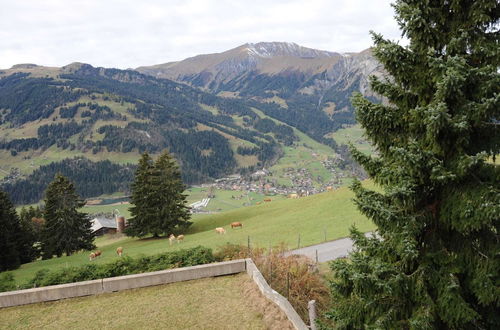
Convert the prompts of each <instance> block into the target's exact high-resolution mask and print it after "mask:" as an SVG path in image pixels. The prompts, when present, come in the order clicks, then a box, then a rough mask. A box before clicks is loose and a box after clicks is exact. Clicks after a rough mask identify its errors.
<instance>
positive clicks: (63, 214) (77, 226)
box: [41, 174, 95, 259]
mask: <svg viewBox="0 0 500 330" xmlns="http://www.w3.org/2000/svg"><path fill="white" fill-rule="evenodd" d="M83 205H85V202H84V201H82V200H80V198H79V197H78V195H77V194H76V191H75V187H74V185H73V183H72V182H71V181H69V179H68V178H66V177H64V176H63V175H61V174H56V176H55V178H54V181H52V182H51V183H50V184H49V186H48V187H47V190H46V192H45V210H44V218H45V225H44V227H43V230H42V234H41V238H42V242H41V243H42V253H43V258H44V259H50V258H52V257H53V256H54V255H56V256H58V257H60V256H62V255H63V253H66V255H71V254H72V253H73V252H76V251H79V250H90V249H93V248H94V247H95V246H94V243H93V240H94V234H93V233H92V230H91V226H92V223H91V221H90V217H89V216H88V214H86V213H82V212H79V211H78V209H79V208H81V207H82V206H83Z"/></svg>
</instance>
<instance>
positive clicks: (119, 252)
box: [116, 246, 123, 257]
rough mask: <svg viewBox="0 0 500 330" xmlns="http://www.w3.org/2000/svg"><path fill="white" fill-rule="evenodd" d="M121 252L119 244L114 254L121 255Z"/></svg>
mask: <svg viewBox="0 0 500 330" xmlns="http://www.w3.org/2000/svg"><path fill="white" fill-rule="evenodd" d="M122 253H123V248H122V247H121V246H120V247H119V248H117V249H116V254H117V255H119V256H120V257H121V256H122Z"/></svg>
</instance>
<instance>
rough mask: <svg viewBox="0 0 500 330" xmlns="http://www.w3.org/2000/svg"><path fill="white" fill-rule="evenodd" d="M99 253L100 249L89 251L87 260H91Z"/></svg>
mask: <svg viewBox="0 0 500 330" xmlns="http://www.w3.org/2000/svg"><path fill="white" fill-rule="evenodd" d="M100 255H101V251H100V250H97V251H94V252H92V253H90V255H89V260H90V261H92V260H94V259H95V258H97V257H98V256H100Z"/></svg>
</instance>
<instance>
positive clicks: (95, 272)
mask: <svg viewBox="0 0 500 330" xmlns="http://www.w3.org/2000/svg"><path fill="white" fill-rule="evenodd" d="M214 261H216V260H215V257H214V255H213V254H212V250H211V249H209V248H205V247H202V246H198V247H195V248H192V249H187V250H179V251H174V252H167V253H162V254H156V255H152V256H141V257H138V258H132V257H128V256H126V257H123V258H120V259H119V260H116V261H114V262H110V263H107V264H87V265H83V266H78V267H68V268H64V269H60V270H56V271H53V272H50V271H49V270H47V269H42V270H39V271H38V272H36V274H35V276H34V277H33V278H32V279H31V280H30V281H29V282H28V283H27V284H26V285H24V286H23V288H33V287H40V286H47V285H56V284H64V283H72V282H79V281H88V280H95V279H100V278H107V277H114V276H122V275H130V274H139V273H145V272H153V271H158V270H164V269H171V268H177V267H187V266H195V265H201V264H207V263H211V262H214ZM0 281H1V277H0ZM12 281H13V279H12ZM6 283H7V282H6ZM2 285H3V281H2V282H0V292H1V291H7V290H9V289H4V290H2V288H3V286H2Z"/></svg>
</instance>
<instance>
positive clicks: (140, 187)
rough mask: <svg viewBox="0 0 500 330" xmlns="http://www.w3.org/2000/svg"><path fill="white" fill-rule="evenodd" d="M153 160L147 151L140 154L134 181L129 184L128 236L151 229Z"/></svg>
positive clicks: (152, 213)
mask: <svg viewBox="0 0 500 330" xmlns="http://www.w3.org/2000/svg"><path fill="white" fill-rule="evenodd" d="M152 174H153V160H152V159H151V157H150V156H149V154H148V153H147V152H145V153H144V154H142V157H141V159H140V160H139V165H138V166H137V170H136V171H135V177H134V182H133V183H132V184H131V191H132V196H131V198H130V199H131V204H132V206H131V207H130V208H129V210H130V215H131V217H130V219H128V221H127V222H128V227H127V229H126V234H127V235H129V236H135V237H142V236H146V235H148V234H149V233H150V232H151V231H150V230H151V228H150V226H149V224H150V223H153V222H154V221H155V211H156V210H155V209H156V205H155V204H154V195H155V192H154V190H153V186H152Z"/></svg>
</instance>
